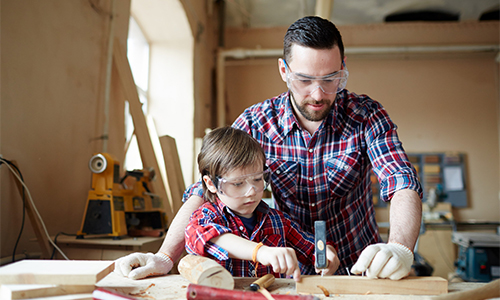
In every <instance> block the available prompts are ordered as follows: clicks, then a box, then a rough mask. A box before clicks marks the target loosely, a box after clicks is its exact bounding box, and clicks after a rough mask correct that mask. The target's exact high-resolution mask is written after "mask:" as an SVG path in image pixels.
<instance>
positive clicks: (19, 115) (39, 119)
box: [0, 0, 130, 257]
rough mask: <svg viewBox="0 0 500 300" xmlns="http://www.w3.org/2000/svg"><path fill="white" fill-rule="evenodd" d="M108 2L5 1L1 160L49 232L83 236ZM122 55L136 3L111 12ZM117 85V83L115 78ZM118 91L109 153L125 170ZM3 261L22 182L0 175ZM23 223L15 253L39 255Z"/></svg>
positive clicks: (98, 129) (98, 130)
mask: <svg viewBox="0 0 500 300" xmlns="http://www.w3.org/2000/svg"><path fill="white" fill-rule="evenodd" d="M111 3H112V2H111V1H65V0H45V1H38V0H22V1H19V0H2V10H1V19H2V26H1V38H2V41H1V44H2V52H1V64H2V73H1V82H2V90H1V108H2V109H1V121H0V122H1V123H0V127H1V135H0V154H1V155H2V157H3V158H5V159H8V160H12V161H15V162H16V163H17V165H18V167H19V169H20V170H21V172H22V175H23V177H24V181H25V183H26V185H27V186H28V188H29V191H30V194H31V196H32V197H33V201H34V202H35V204H36V207H37V208H38V211H39V213H40V215H41V216H42V218H43V220H44V222H45V225H46V227H47V230H48V232H49V233H50V234H52V235H55V234H56V233H58V232H61V231H63V232H66V233H76V231H77V230H79V229H80V225H81V220H82V217H83V211H84V207H85V204H86V196H87V193H88V190H89V188H90V184H91V181H90V180H91V173H90V171H89V168H88V161H89V159H90V158H91V156H92V155H93V154H94V153H95V152H100V151H102V139H100V137H101V136H102V134H103V126H104V120H105V118H104V92H105V82H106V80H105V78H106V64H107V49H108V37H109V26H110V18H109V16H110V12H111ZM115 3H116V4H115V14H116V18H115V25H114V28H115V32H114V36H115V37H117V38H118V40H119V41H120V43H121V44H122V45H126V39H127V32H128V23H129V10H130V1H123V0H121V1H116V2H115ZM112 77H113V78H116V74H113V76H112ZM117 89H118V87H117V82H116V80H113V81H112V88H111V91H112V93H111V103H110V114H109V142H108V149H107V152H109V153H111V154H113V155H114V156H116V158H117V159H118V160H120V161H123V157H124V154H123V151H124V144H125V134H124V113H123V111H124V101H123V97H121V95H118V93H116V92H115V91H114V90H117ZM0 188H1V190H0V196H1V201H0V202H1V206H0V210H1V221H0V229H1V240H0V243H1V257H6V256H10V255H12V251H13V249H14V244H15V242H16V239H17V237H18V235H19V231H20V228H21V224H22V212H23V204H22V198H21V196H20V193H19V191H18V189H17V188H16V180H15V179H14V176H13V175H12V174H11V173H10V172H9V169H7V167H6V166H5V165H2V166H1V167H0ZM34 238H35V235H34V232H33V230H32V226H31V223H30V221H29V219H28V217H27V216H26V221H25V226H24V231H23V234H22V236H21V239H20V242H19V246H18V247H17V253H18V254H20V253H23V252H29V253H32V252H40V247H39V245H38V243H36V241H34Z"/></svg>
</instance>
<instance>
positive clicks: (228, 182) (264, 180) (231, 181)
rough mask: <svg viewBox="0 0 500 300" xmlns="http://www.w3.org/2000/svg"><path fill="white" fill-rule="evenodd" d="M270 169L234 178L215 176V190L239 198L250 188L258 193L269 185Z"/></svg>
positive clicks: (246, 193)
mask: <svg viewBox="0 0 500 300" xmlns="http://www.w3.org/2000/svg"><path fill="white" fill-rule="evenodd" d="M270 175H271V171H270V170H266V171H264V172H259V173H254V174H248V175H244V176H241V177H236V178H223V177H217V183H216V186H217V191H218V192H219V193H221V194H222V195H226V196H228V197H231V198H241V197H245V196H246V195H248V193H249V192H250V189H254V191H255V193H260V192H262V191H263V190H265V189H266V188H267V186H268V185H269V178H270Z"/></svg>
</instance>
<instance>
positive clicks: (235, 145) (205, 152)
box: [198, 126, 266, 202]
mask: <svg viewBox="0 0 500 300" xmlns="http://www.w3.org/2000/svg"><path fill="white" fill-rule="evenodd" d="M255 163H260V164H262V166H263V168H264V167H265V163H266V155H265V154H264V150H262V147H261V146H260V144H259V143H258V142H257V141H256V140H255V139H254V138H253V137H252V136H250V135H249V134H248V133H246V132H245V131H243V130H240V129H236V128H233V127H229V126H226V127H221V128H217V129H214V130H212V131H211V132H210V133H208V134H207V135H206V136H205V137H204V138H203V144H202V146H201V150H200V154H198V169H199V171H200V173H201V176H202V178H203V176H205V175H207V176H208V177H210V179H211V180H212V182H213V183H214V184H215V185H216V186H217V184H218V178H217V177H223V176H224V174H226V173H227V172H231V171H232V170H234V169H239V168H246V167H249V166H251V165H254V164H255ZM263 170H264V169H263ZM201 182H202V184H203V193H204V195H205V199H207V200H208V201H210V202H214V201H215V194H213V193H212V192H210V191H209V190H208V188H207V186H206V184H205V182H204V181H203V180H201Z"/></svg>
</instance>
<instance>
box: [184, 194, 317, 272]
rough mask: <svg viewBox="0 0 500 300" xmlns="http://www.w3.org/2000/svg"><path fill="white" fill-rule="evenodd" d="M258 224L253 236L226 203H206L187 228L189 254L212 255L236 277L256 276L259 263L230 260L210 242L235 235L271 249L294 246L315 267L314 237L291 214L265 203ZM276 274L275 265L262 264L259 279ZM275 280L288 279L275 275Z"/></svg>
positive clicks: (258, 213) (260, 207) (257, 213)
mask: <svg viewBox="0 0 500 300" xmlns="http://www.w3.org/2000/svg"><path fill="white" fill-rule="evenodd" d="M254 214H255V216H256V218H257V225H256V226H255V229H254V231H253V232H252V233H251V235H250V234H249V233H248V232H247V230H246V228H245V226H244V225H243V222H242V221H241V219H240V218H239V217H238V216H236V215H235V214H234V213H233V212H232V211H231V210H230V209H229V208H228V207H227V206H226V205H225V204H224V203H223V202H222V201H220V200H219V199H217V203H210V202H205V203H204V204H203V205H202V206H201V207H200V208H199V209H197V210H196V211H195V212H194V213H193V215H192V216H191V219H190V221H189V224H188V226H187V227H186V231H185V235H186V251H187V252H188V253H191V254H197V255H202V256H208V257H210V258H212V259H214V260H216V261H217V262H218V263H219V264H221V265H222V266H223V267H225V268H226V269H227V270H228V271H229V272H230V273H231V274H232V275H233V276H238V277H254V276H255V275H254V274H255V264H254V263H253V262H252V261H246V260H240V259H234V258H229V257H228V253H227V251H226V250H225V249H223V248H221V247H219V246H218V245H216V244H214V243H212V242H210V240H211V239H212V238H214V237H217V236H219V235H221V234H224V233H228V232H230V233H232V234H235V235H237V236H240V237H243V238H245V239H248V240H251V241H254V242H256V243H259V242H262V243H263V244H264V245H266V246H271V247H291V248H293V249H294V250H295V254H296V255H297V259H298V260H299V261H300V262H301V263H303V264H307V265H312V266H314V236H313V235H312V234H310V233H307V232H304V231H303V230H302V229H301V228H300V226H299V225H298V224H297V223H296V222H295V221H293V220H292V219H291V218H290V217H289V216H288V215H286V214H284V213H282V212H280V211H277V210H275V209H271V208H269V206H268V205H267V204H266V203H265V202H263V201H261V202H260V204H259V205H258V206H257V208H256V209H255V212H254ZM269 273H273V271H272V267H271V266H263V265H261V264H259V266H258V267H257V277H260V276H264V275H266V274H269ZM274 276H275V277H278V278H279V277H284V275H283V274H277V273H274Z"/></svg>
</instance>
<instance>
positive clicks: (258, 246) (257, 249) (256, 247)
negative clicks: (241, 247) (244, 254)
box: [252, 242, 264, 263]
mask: <svg viewBox="0 0 500 300" xmlns="http://www.w3.org/2000/svg"><path fill="white" fill-rule="evenodd" d="M262 246H264V244H262V242H260V243H258V244H257V246H255V248H254V249H253V254H252V260H253V262H254V263H256V262H257V251H259V248H260V247H262Z"/></svg>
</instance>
